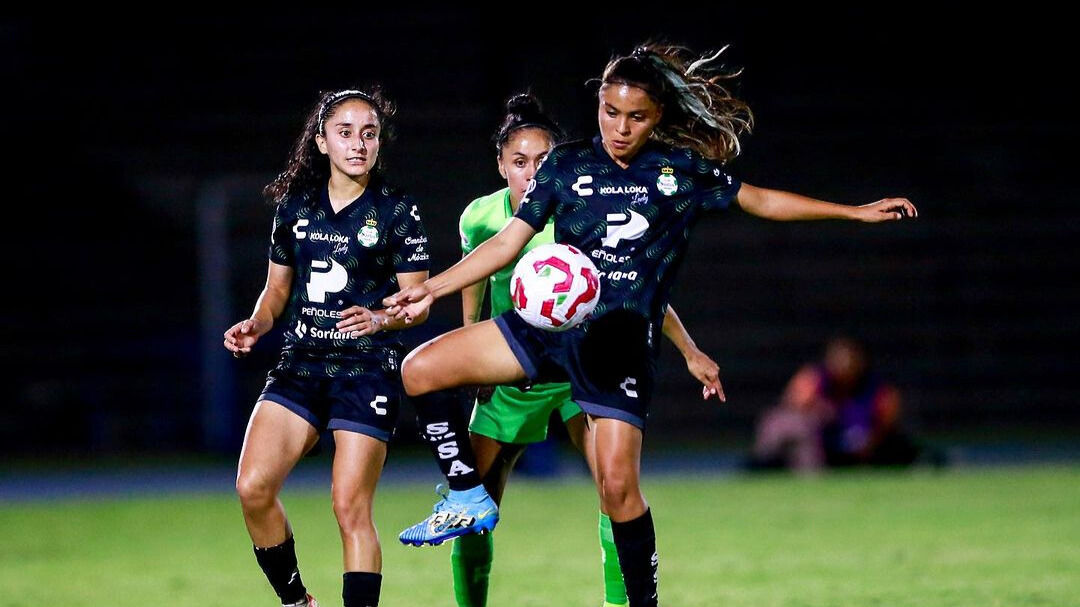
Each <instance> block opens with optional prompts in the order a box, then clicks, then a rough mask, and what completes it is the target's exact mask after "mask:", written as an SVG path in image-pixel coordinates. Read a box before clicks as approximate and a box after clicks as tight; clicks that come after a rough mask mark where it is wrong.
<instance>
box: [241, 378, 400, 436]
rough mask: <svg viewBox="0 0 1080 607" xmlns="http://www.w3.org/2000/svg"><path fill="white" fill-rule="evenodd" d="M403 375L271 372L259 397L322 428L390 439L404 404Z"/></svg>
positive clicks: (319, 428)
mask: <svg viewBox="0 0 1080 607" xmlns="http://www.w3.org/2000/svg"><path fill="white" fill-rule="evenodd" d="M401 393H402V388H401V378H400V376H398V375H397V374H396V373H393V372H388V371H381V370H377V371H374V372H371V373H365V374H363V375H359V376H357V377H300V376H296V375H291V374H288V373H284V372H282V371H279V370H277V369H274V370H272V371H270V373H269V374H268V375H267V378H266V386H265V387H264V388H263V391H262V394H260V395H259V400H268V401H272V402H275V403H277V404H279V405H281V406H283V407H285V408H286V409H288V410H290V411H292V412H293V413H295V414H297V415H299V416H300V417H302V418H304V419H305V420H307V422H308V423H309V424H311V425H312V426H314V427H315V429H316V430H319V431H321V430H322V429H323V428H326V429H328V430H348V431H350V432H357V433H359V434H366V435H368V436H371V437H374V438H377V439H379V440H381V441H383V442H388V441H389V440H390V437H391V436H393V434H394V427H395V426H396V425H397V418H398V410H399V408H400V407H401Z"/></svg>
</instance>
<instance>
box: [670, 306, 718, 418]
mask: <svg viewBox="0 0 1080 607" xmlns="http://www.w3.org/2000/svg"><path fill="white" fill-rule="evenodd" d="M664 335H665V336H667V338H668V339H670V340H671V343H673V344H675V347H676V348H678V349H679V352H682V355H683V358H684V359H686V368H687V369H689V371H690V374H691V375H693V376H694V377H696V378H697V380H698V381H700V382H701V384H702V388H701V397H702V398H704V399H706V400H707V399H708V398H709V397H710V396H712V395H714V394H715V395H716V397H717V398H719V399H720V401H721V402H727V396H726V395H725V394H724V387H723V386H721V385H720V366H719V365H717V364H716V362H715V361H713V359H711V358H709V356H708V355H707V354H705V353H704V352H702V351H701V350H700V349H698V347H697V344H695V343H694V339H693V338H692V337H690V333H689V332H688V331H687V330H686V327H685V326H683V324H682V321H681V320H679V315H678V314H676V313H675V308H672V307H671V306H668V308H667V314H665V315H664Z"/></svg>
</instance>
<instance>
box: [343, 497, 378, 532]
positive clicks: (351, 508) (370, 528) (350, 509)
mask: <svg viewBox="0 0 1080 607" xmlns="http://www.w3.org/2000/svg"><path fill="white" fill-rule="evenodd" d="M333 502H334V518H336V519H337V523H338V527H339V528H340V529H341V533H342V534H343V535H351V536H355V535H360V536H374V535H375V523H374V522H373V521H372V519H371V507H370V505H369V504H368V503H367V502H364V501H363V500H359V499H356V498H355V497H354V496H344V495H336V494H335V495H334V496H333Z"/></svg>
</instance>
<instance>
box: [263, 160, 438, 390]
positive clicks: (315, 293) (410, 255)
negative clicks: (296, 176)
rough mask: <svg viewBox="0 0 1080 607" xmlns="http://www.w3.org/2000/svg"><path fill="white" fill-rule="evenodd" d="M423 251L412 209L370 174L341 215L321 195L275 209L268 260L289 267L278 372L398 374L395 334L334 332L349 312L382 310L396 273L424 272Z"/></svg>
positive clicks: (421, 234) (409, 202) (421, 228)
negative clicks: (367, 369)
mask: <svg viewBox="0 0 1080 607" xmlns="http://www.w3.org/2000/svg"><path fill="white" fill-rule="evenodd" d="M427 248H428V239H427V235H426V233H425V231H424V226H423V222H422V221H421V220H420V213H419V210H418V206H417V204H416V202H415V201H414V200H412V198H410V197H409V196H408V195H406V194H405V193H404V192H402V191H401V190H399V189H397V188H394V187H392V186H390V185H388V184H387V183H386V182H385V181H383V180H382V179H380V178H378V177H377V176H375V175H373V176H372V179H371V182H370V183H369V184H368V187H367V189H366V190H364V193H363V194H362V195H361V196H360V198H358V199H356V200H354V201H353V202H352V204H350V205H349V206H347V207H345V208H344V209H342V210H341V212H340V213H335V212H334V210H333V208H332V207H331V206H330V197H329V194H328V192H327V190H326V188H323V189H322V190H321V191H320V193H319V194H318V196H316V197H315V199H314V200H303V199H298V198H290V199H289V200H287V201H285V202H283V203H281V204H279V205H278V207H277V211H276V213H275V216H274V231H273V234H272V236H271V243H270V260H271V261H273V262H274V263H277V264H281V265H287V266H291V267H292V268H293V272H294V277H293V283H292V293H291V295H290V297H289V302H288V306H287V307H286V309H285V313H284V314H283V315H282V317H281V318H280V319H278V321H277V322H278V326H279V327H281V329H282V330H283V331H284V335H285V343H284V347H283V349H282V355H281V360H280V361H279V363H278V366H277V368H278V369H279V370H282V371H287V372H289V373H292V374H295V375H301V376H312V377H354V376H356V375H359V374H360V373H361V372H363V370H364V369H363V367H364V365H379V366H381V367H382V368H386V369H394V370H396V369H397V367H398V364H399V360H398V359H399V356H400V354H401V351H400V350H401V346H400V341H399V339H398V335H397V333H396V332H390V331H381V332H378V333H376V334H374V335H369V336H364V337H360V338H353V337H350V335H349V334H348V333H342V332H340V331H338V330H337V329H335V327H334V325H335V324H336V323H337V322H338V321H339V320H341V312H342V310H344V309H345V308H348V307H349V306H353V305H359V306H364V307H366V308H370V309H373V310H374V309H382V307H383V305H382V300H383V298H384V297H387V296H389V295H392V294H394V293H396V292H398V290H399V286H398V282H397V276H396V274H397V273H398V272H418V271H425V270H428V269H429V265H430V264H429V261H428V250H427Z"/></svg>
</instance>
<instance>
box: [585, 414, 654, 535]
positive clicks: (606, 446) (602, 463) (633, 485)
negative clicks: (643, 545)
mask: <svg viewBox="0 0 1080 607" xmlns="http://www.w3.org/2000/svg"><path fill="white" fill-rule="evenodd" d="M591 421H592V424H593V434H594V437H595V438H594V442H595V450H596V456H595V457H596V484H597V487H598V489H599V491H600V504H601V507H602V508H603V510H604V512H606V513H608V515H610V516H611V520H612V521H615V522H625V521H629V520H632V519H635V518H637V517H639V516H641V515H642V514H644V513H645V510H646V509H647V508H648V504H647V503H646V502H645V496H644V495H642V493H641V442H642V434H641V430H639V429H638V428H636V427H634V426H633V425H631V424H628V423H626V422H624V421H620V420H617V419H612V418H607V417H602V418H592V420H591Z"/></svg>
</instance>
